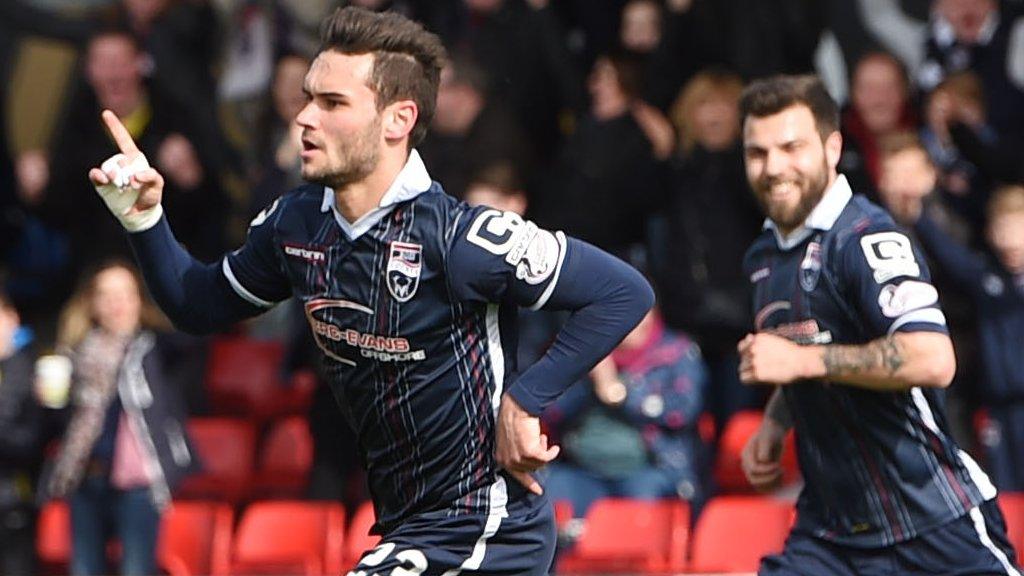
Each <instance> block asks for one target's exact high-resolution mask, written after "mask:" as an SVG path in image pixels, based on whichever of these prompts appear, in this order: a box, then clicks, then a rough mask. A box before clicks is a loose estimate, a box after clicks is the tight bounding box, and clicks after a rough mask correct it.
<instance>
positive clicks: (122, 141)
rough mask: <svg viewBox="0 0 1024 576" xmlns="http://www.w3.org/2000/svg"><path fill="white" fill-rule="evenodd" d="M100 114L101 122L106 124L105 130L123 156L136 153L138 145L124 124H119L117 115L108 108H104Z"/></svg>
mask: <svg viewBox="0 0 1024 576" xmlns="http://www.w3.org/2000/svg"><path fill="white" fill-rule="evenodd" d="M102 116H103V123H104V124H106V125H107V131H108V132H110V135H111V136H112V137H113V138H114V142H115V143H116V144H117V148H118V150H120V151H121V153H122V154H124V155H125V156H132V155H135V154H138V152H139V147H138V146H136V145H135V140H132V135H131V134H129V133H128V129H127V128H125V127H124V124H121V121H120V120H119V119H118V118H117V115H116V114H114V113H113V112H111V111H110V110H104V111H103V114H102Z"/></svg>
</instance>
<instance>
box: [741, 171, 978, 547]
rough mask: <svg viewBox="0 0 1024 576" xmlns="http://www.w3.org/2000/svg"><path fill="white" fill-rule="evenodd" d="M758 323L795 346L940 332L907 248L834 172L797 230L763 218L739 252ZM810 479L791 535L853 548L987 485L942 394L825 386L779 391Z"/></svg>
mask: <svg viewBox="0 0 1024 576" xmlns="http://www.w3.org/2000/svg"><path fill="white" fill-rule="evenodd" d="M745 268H746V271H747V273H748V274H750V279H751V282H752V283H753V284H754V309H755V310H756V311H757V314H756V317H755V324H756V325H755V328H756V329H757V331H759V332H760V331H763V332H772V333H776V334H779V335H781V336H784V337H786V338H789V339H791V340H793V341H796V342H799V343H802V344H830V343H835V344H863V343H867V342H869V341H871V340H875V339H877V338H880V337H884V336H885V335H887V334H892V333H894V332H912V331H934V332H942V333H945V332H946V326H945V317H944V316H943V314H942V311H941V309H940V307H939V304H938V293H937V292H936V291H935V289H934V288H933V287H932V285H931V283H930V281H929V275H928V270H927V268H926V266H925V263H924V260H923V259H922V258H921V256H920V254H919V253H918V251H917V249H916V247H915V246H914V245H913V244H912V242H911V241H910V239H909V238H908V237H907V236H906V235H905V234H904V233H903V232H901V231H900V230H899V228H898V227H897V226H896V225H895V223H894V222H893V221H892V219H891V218H890V217H889V215H888V214H887V213H886V212H885V211H883V210H882V209H881V208H879V207H878V206H875V205H874V204H871V203H870V202H869V201H867V200H866V199H864V198H863V197H861V196H857V197H853V196H852V192H851V190H850V187H849V184H848V183H847V182H846V179H845V178H844V177H842V176H840V177H839V179H838V180H837V181H836V183H835V184H834V185H833V186H832V187H831V188H830V189H829V190H828V191H827V192H826V195H825V197H824V198H823V199H822V201H821V203H820V204H819V205H818V206H817V207H816V208H815V209H814V211H813V212H812V213H811V215H810V216H809V217H808V220H807V222H806V224H805V226H804V227H803V228H802V229H800V230H798V231H796V232H794V233H793V234H791V235H790V237H789V238H788V239H786V240H785V241H783V239H782V238H781V237H780V236H779V235H778V234H777V233H776V231H775V229H774V228H773V226H772V225H771V223H770V222H769V223H768V224H766V231H765V232H764V233H763V234H762V235H761V236H760V237H759V238H758V239H757V240H756V241H755V242H754V244H753V245H752V246H751V248H750V250H749V251H748V253H747V256H746V260H745ZM782 390H783V394H784V398H785V400H786V404H787V406H788V408H789V410H790V413H791V414H792V416H793V421H794V426H795V429H796V438H797V448H798V457H799V462H800V468H801V471H802V472H803V474H804V477H805V479H806V481H807V484H806V487H805V488H804V490H803V492H802V493H801V495H800V500H799V502H798V511H799V518H798V521H797V525H796V527H795V530H797V531H803V532H805V533H811V534H813V535H815V536H818V537H822V538H826V539H829V540H832V541H835V542H838V543H842V544H845V545H851V546H859V547H876V546H887V545H890V544H893V543H896V542H901V541H905V540H907V539H910V538H913V537H914V536H917V535H919V534H922V533H924V532H926V531H928V530H929V529H932V528H935V527H937V526H940V525H943V524H946V523H948V522H951V521H953V520H954V519H956V518H959V517H961V516H963V515H964V514H966V513H968V511H970V510H971V509H972V508H974V507H975V506H977V505H978V504H979V503H981V502H984V501H986V500H989V499H991V498H993V497H994V496H995V488H993V487H992V485H991V483H990V482H989V481H988V478H987V477H986V476H985V475H984V473H983V472H982V471H981V470H980V469H979V468H978V466H977V465H976V464H975V463H974V461H973V460H971V458H970V457H969V456H968V455H967V454H966V453H964V452H963V451H962V450H961V449H960V448H959V447H958V446H957V445H956V444H955V442H954V441H953V439H952V437H951V436H950V434H949V432H948V427H947V425H946V422H945V418H944V416H943V409H942V397H941V393H940V391H938V390H935V389H922V388H913V389H910V390H906V391H898V392H878V391H872V390H867V389H863V388H858V387H854V386H848V385H842V384H838V383H830V382H827V381H801V382H796V383H793V384H791V385H789V386H784V387H783V388H782Z"/></svg>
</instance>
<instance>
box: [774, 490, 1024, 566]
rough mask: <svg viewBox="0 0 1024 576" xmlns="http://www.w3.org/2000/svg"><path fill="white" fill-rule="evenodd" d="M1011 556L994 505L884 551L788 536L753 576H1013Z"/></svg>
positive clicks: (806, 537) (803, 536) (1000, 520)
mask: <svg viewBox="0 0 1024 576" xmlns="http://www.w3.org/2000/svg"><path fill="white" fill-rule="evenodd" d="M1015 558H1016V555H1015V553H1014V550H1013V547H1012V546H1011V545H1010V542H1009V540H1008V539H1007V537H1006V524H1005V522H1004V521H1003V515H1002V513H1001V512H1000V511H999V508H998V506H997V505H996V501H995V500H989V501H988V502H985V503H983V504H981V505H979V506H977V507H976V508H972V509H971V511H970V512H969V513H967V514H965V515H964V516H961V517H960V518H957V519H956V520H954V521H952V522H950V523H949V524H946V525H944V526H941V527H939V528H937V529H935V530H930V531H928V532H926V533H924V534H922V535H920V536H917V537H916V538H912V539H910V540H907V541H905V542H900V543H898V544H894V545H892V546H887V547H884V548H852V547H850V546H842V545H839V544H836V543H834V542H829V541H828V540H823V539H821V538H815V537H813V536H810V535H807V534H802V533H792V534H790V535H789V538H787V539H786V547H785V549H783V551H782V553H781V554H776V555H773V556H766V557H765V558H764V559H762V560H761V569H760V570H758V575H759V576H797V575H800V576H812V575H813V576H820V575H821V574H830V575H837V576H846V575H849V576H874V575H876V574H877V575H882V574H886V575H890V574H900V575H904V574H905V575H917V574H920V575H925V574H929V575H932V574H943V575H946V576H966V575H968V574H977V575H981V574H986V575H988V574H1009V575H1011V576H1019V575H1020V569H1019V568H1018V567H1017V565H1016V561H1015Z"/></svg>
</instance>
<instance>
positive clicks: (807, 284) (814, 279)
mask: <svg viewBox="0 0 1024 576" xmlns="http://www.w3.org/2000/svg"><path fill="white" fill-rule="evenodd" d="M820 276H821V244H819V243H818V241H817V240H814V241H813V242H811V243H810V244H808V245H807V252H806V253H805V254H804V259H803V261H802V262H800V287H801V288H803V289H804V290H805V291H807V292H810V291H811V290H814V288H815V287H817V286H818V278H819V277H820Z"/></svg>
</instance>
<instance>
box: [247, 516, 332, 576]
mask: <svg viewBox="0 0 1024 576" xmlns="http://www.w3.org/2000/svg"><path fill="white" fill-rule="evenodd" d="M344 530H345V512H344V509H343V508H342V506H341V504H337V503H326V502H298V501H264V502H256V503H253V504H251V505H250V506H249V507H248V508H247V509H246V510H245V512H244V513H243V514H242V520H241V522H239V524H238V530H237V531H236V532H235V541H234V545H233V547H232V559H231V573H232V574H305V575H306V576H318V575H321V574H339V573H340V572H341V570H342V568H341V554H342V550H343V546H344Z"/></svg>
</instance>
